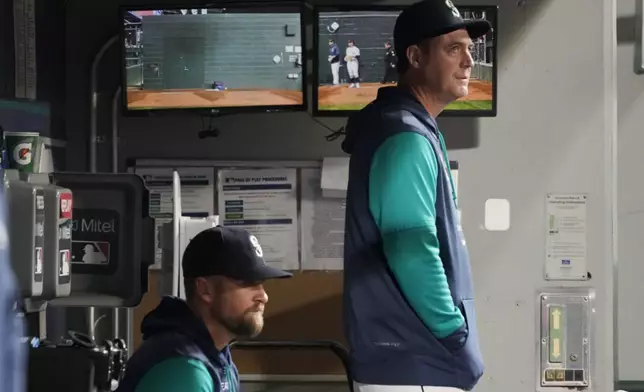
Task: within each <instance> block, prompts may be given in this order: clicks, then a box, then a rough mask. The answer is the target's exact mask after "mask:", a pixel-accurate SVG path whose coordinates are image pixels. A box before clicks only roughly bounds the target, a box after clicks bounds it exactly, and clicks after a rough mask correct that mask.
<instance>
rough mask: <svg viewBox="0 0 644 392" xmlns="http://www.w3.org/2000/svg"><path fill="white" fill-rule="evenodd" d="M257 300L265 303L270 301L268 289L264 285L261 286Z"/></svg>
mask: <svg viewBox="0 0 644 392" xmlns="http://www.w3.org/2000/svg"><path fill="white" fill-rule="evenodd" d="M257 300H258V301H259V302H261V303H263V304H265V303H267V302H268V294H267V293H266V290H264V285H260V286H259V294H258V299H257Z"/></svg>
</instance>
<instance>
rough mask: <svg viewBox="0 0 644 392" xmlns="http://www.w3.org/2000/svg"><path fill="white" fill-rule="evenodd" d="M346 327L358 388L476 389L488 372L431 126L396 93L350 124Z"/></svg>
mask: <svg viewBox="0 0 644 392" xmlns="http://www.w3.org/2000/svg"><path fill="white" fill-rule="evenodd" d="M342 148H343V150H344V151H345V152H347V153H348V154H350V155H351V160H350V166H349V184H348V190H347V210H346V230H345V249H344V299H343V302H344V323H345V331H346V336H347V339H348V341H349V345H350V351H351V360H352V370H353V374H354V377H355V381H358V382H360V383H364V384H379V385H421V386H445V387H455V388H460V389H464V390H470V389H472V388H473V387H474V385H476V383H477V382H478V380H479V379H480V377H481V376H482V374H483V362H482V358H481V353H480V350H479V344H478V338H477V332H476V315H475V310H474V302H473V298H474V290H473V285H472V277H471V271H470V261H469V256H468V252H467V249H466V246H465V239H464V236H463V232H462V230H461V225H460V219H459V213H458V207H457V199H456V193H455V190H454V186H453V183H452V178H451V173H450V168H449V160H448V157H447V151H446V148H445V144H444V141H443V138H442V136H441V134H440V133H439V131H438V127H437V125H436V123H435V121H434V119H433V118H432V117H431V116H429V115H428V113H427V111H426V110H425V108H424V107H423V106H422V105H421V104H420V103H419V102H418V100H417V99H416V98H415V97H413V96H412V95H411V94H409V93H408V92H406V91H405V90H403V89H402V88H399V87H383V88H380V89H379V92H378V96H377V98H376V100H375V101H373V102H372V103H371V104H369V105H368V106H367V107H365V108H364V109H363V110H361V111H360V112H358V113H356V114H355V115H353V116H352V117H350V118H349V121H348V123H347V136H346V139H345V140H344V142H343V144H342Z"/></svg>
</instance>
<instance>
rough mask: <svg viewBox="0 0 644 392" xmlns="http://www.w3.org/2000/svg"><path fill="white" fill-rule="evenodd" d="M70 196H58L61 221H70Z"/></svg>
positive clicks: (63, 194) (67, 194) (65, 194)
mask: <svg viewBox="0 0 644 392" xmlns="http://www.w3.org/2000/svg"><path fill="white" fill-rule="evenodd" d="M72 204H73V203H72V194H71V193H61V194H60V218H61V219H72V208H73V207H72Z"/></svg>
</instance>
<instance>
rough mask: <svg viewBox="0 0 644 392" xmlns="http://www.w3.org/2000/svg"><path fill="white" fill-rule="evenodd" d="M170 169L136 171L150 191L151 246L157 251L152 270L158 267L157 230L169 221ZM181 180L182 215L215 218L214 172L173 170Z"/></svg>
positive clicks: (170, 218)
mask: <svg viewBox="0 0 644 392" xmlns="http://www.w3.org/2000/svg"><path fill="white" fill-rule="evenodd" d="M173 170H175V169H173V168H156V167H155V168H147V167H146V168H135V169H134V172H135V173H136V174H139V175H140V176H142V177H143V180H144V181H145V185H146V186H147V187H148V189H149V190H150V203H149V204H150V216H151V217H152V218H154V220H155V230H154V244H155V249H156V255H155V265H154V268H159V267H160V266H161V257H162V250H161V247H160V246H159V230H160V228H161V227H162V226H163V224H165V223H167V222H170V221H171V220H172V172H173ZM176 170H177V172H179V176H180V177H181V209H182V215H183V216H192V217H207V216H209V215H214V205H215V169H214V168H211V167H186V168H176Z"/></svg>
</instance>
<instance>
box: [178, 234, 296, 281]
mask: <svg viewBox="0 0 644 392" xmlns="http://www.w3.org/2000/svg"><path fill="white" fill-rule="evenodd" d="M181 264H182V268H183V277H184V278H198V277H207V276H215V275H217V276H225V277H227V278H230V279H234V280H239V281H242V282H249V283H258V282H262V281H265V280H268V279H278V278H290V277H291V276H293V275H292V274H291V273H289V272H286V271H282V270H279V269H276V268H273V267H270V266H268V265H267V264H266V261H265V260H264V252H263V250H262V247H261V245H260V244H259V242H258V241H257V238H256V237H255V236H254V235H252V234H250V233H249V232H247V231H246V230H242V229H238V228H233V227H224V226H217V227H213V228H211V229H206V230H204V231H202V232H201V233H199V234H197V235H196V236H195V237H194V238H193V239H192V240H191V241H190V243H189V244H188V246H187V247H186V250H185V251H184V253H183V260H182V263H181Z"/></svg>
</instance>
